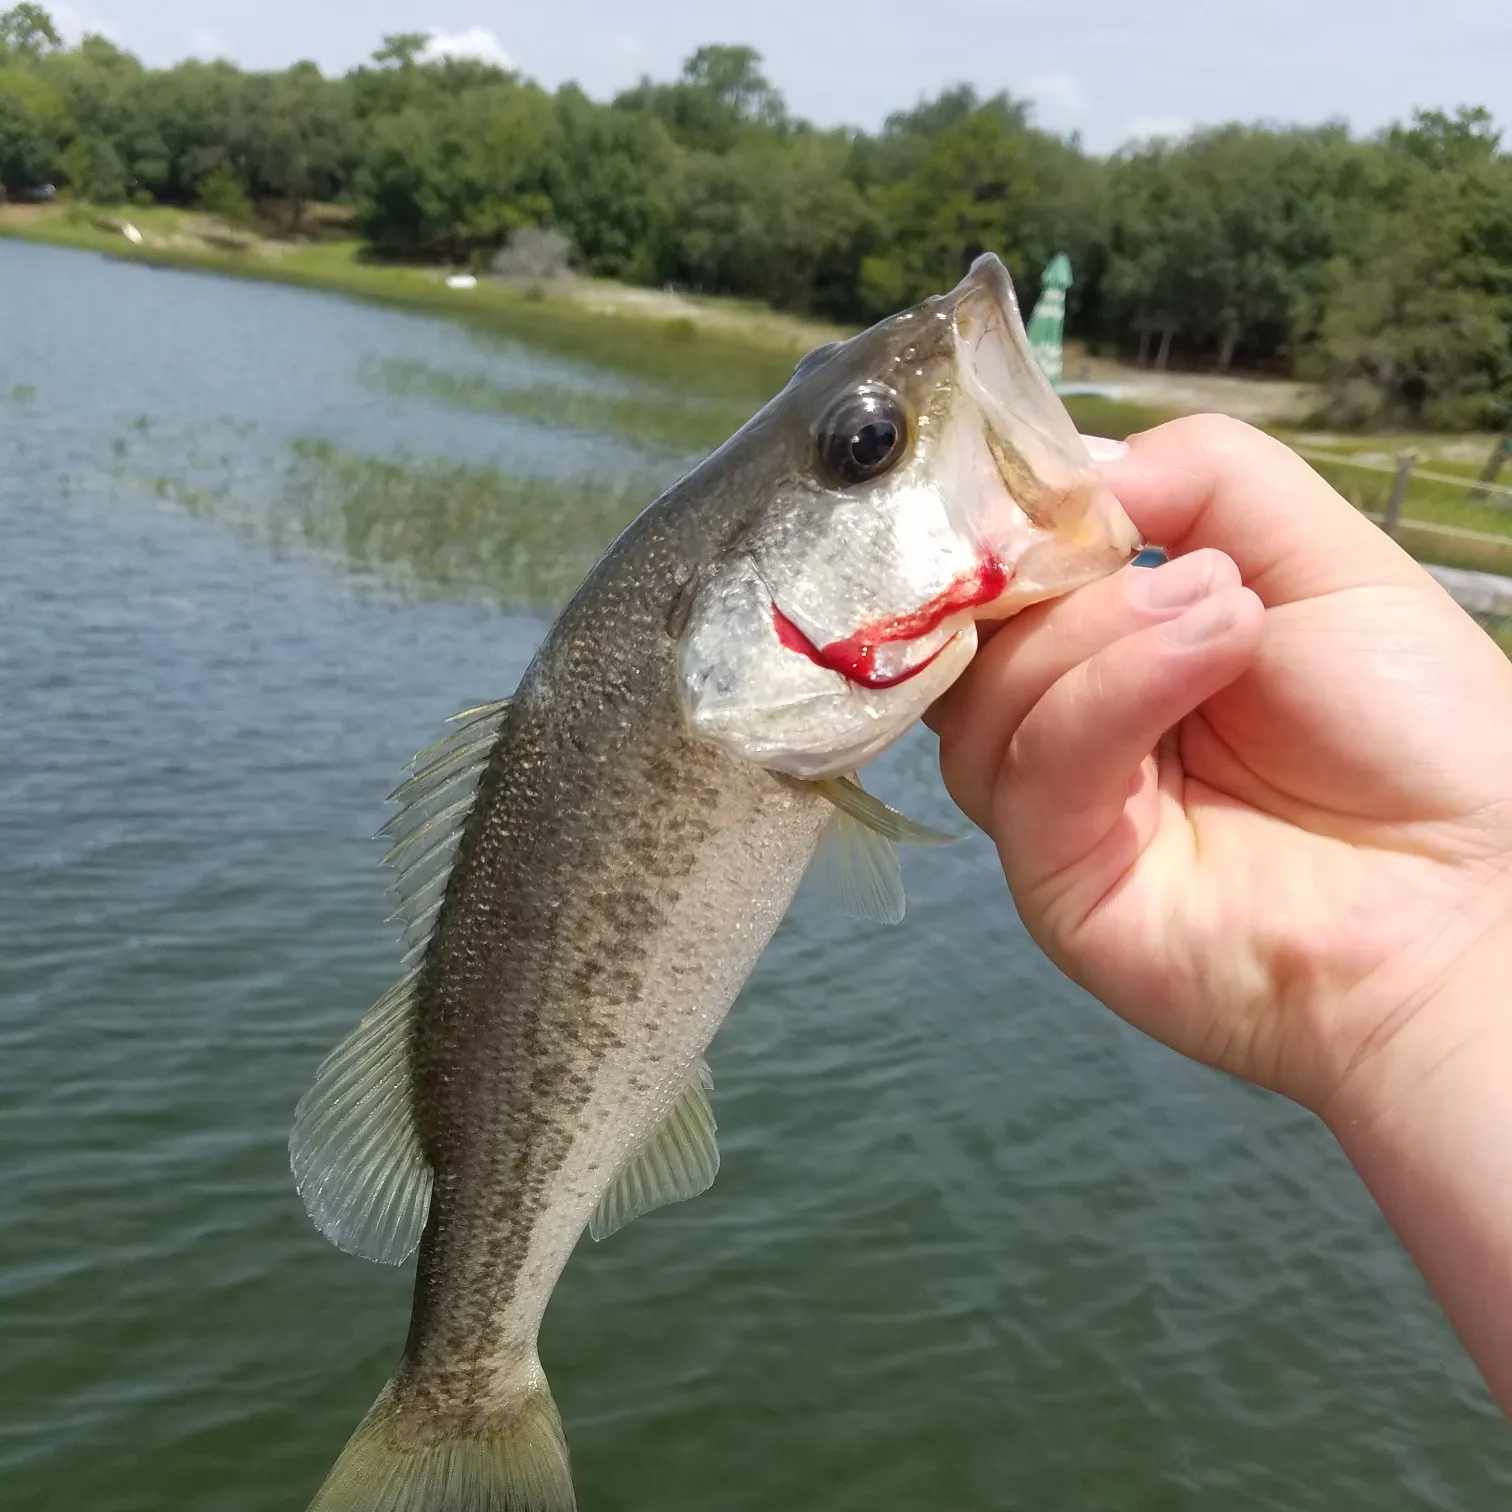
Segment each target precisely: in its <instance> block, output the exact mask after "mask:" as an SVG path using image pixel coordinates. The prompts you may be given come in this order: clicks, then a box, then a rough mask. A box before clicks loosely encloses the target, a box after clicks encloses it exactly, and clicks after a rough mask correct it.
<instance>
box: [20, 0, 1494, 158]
mask: <svg viewBox="0 0 1512 1512" xmlns="http://www.w3.org/2000/svg"><path fill="white" fill-rule="evenodd" d="M3 3H4V0H0V4H3ZM43 3H44V4H46V3H47V0H43ZM48 8H49V9H50V10H51V11H52V13H53V15H54V17H55V19H56V20H57V22H58V23H59V26H60V29H61V30H62V31H63V32H64V34H65V35H66V36H68V37H69V38H70V39H73V38H77V37H78V36H79V35H80V34H81V33H82V32H84V31H86V30H87V31H97V32H102V33H103V34H104V35H106V36H108V37H110V38H111V39H112V40H113V41H115V42H116V43H118V44H119V45H120V46H122V47H125V48H127V49H128V50H129V51H131V52H134V53H136V54H137V56H138V57H140V58H141V59H143V61H144V62H147V63H149V64H153V65H161V64H165V63H170V62H174V61H176V60H178V59H180V58H184V57H189V56H195V57H203V58H210V57H225V58H230V59H233V60H234V61H236V62H238V63H240V64H241V65H242V66H244V67H247V68H281V67H285V66H287V65H288V64H290V63H292V62H295V61H297V60H299V59H302V58H313V59H314V60H315V61H316V62H317V63H319V64H320V66H321V67H322V68H323V69H325V70H326V71H327V72H334V73H340V72H344V71H345V70H346V69H347V68H350V67H351V66H352V65H353V64H355V63H358V62H361V61H363V60H364V59H366V58H367V56H368V55H369V54H370V53H371V52H372V51H373V49H374V48H375V47H377V46H378V45H379V44H380V41H381V38H382V37H383V36H384V34H386V33H390V32H401V31H418V32H426V33H428V34H431V35H432V36H433V38H434V43H433V45H434V47H435V48H436V50H438V51H443V52H452V53H459V54H464V55H467V56H475V57H484V58H488V59H490V60H492V61H495V62H500V63H507V64H510V65H512V66H514V67H516V68H519V69H520V70H521V71H522V72H524V73H525V74H527V75H528V76H530V77H531V78H534V79H536V80H538V81H539V82H540V83H542V84H545V85H546V86H547V87H549V88H555V87H556V86H557V85H559V84H561V83H564V82H566V81H568V80H575V81H576V82H577V83H579V84H580V85H581V86H582V87H583V88H584V89H585V90H586V91H587V92H588V93H589V94H590V95H592V96H594V97H595V98H600V99H603V98H607V97H609V96H610V95H612V94H613V93H614V92H615V91H616V90H619V89H622V88H624V87H626V86H627V85H630V84H633V83H634V82H635V81H636V80H637V79H638V78H639V77H640V76H641V75H642V74H647V73H649V74H650V75H651V76H652V77H654V78H661V79H665V78H670V77H672V76H673V75H675V74H676V72H677V70H678V68H679V67H680V65H681V63H682V60H683V59H684V58H685V57H686V56H687V55H688V54H689V53H690V52H692V51H693V49H694V48H695V47H698V46H699V45H700V44H702V43H705V42H729V43H746V44H749V45H751V46H753V47H755V48H757V49H758V50H759V51H760V52H761V53H762V55H763V57H764V59H765V68H766V72H767V76H768V77H769V78H770V79H771V81H772V82H773V84H775V85H776V86H777V88H778V89H779V90H781V92H782V93H783V95H784V96H785V97H786V99H787V102H788V106H789V108H790V109H791V110H793V111H794V112H795V113H796V114H798V115H802V116H806V117H807V118H808V119H810V120H812V121H815V122H817V123H819V124H820V125H826V126H829V125H840V124H849V125H855V126H863V127H866V128H868V129H875V128H876V127H878V126H880V125H881V123H882V121H883V120H884V119H885V118H886V116H887V115H888V113H889V112H890V111H893V110H897V109H901V108H906V107H908V106H911V105H914V104H916V103H917V102H918V101H919V100H920V99H921V98H923V97H925V96H928V95H932V94H935V93H938V92H939V91H940V90H941V89H943V88H945V87H947V86H949V85H951V84H954V83H959V82H968V83H971V84H973V85H975V86H976V87H977V88H978V89H979V90H980V91H982V92H983V93H986V94H993V93H996V92H997V91H998V90H1001V89H1006V90H1008V91H1009V93H1011V94H1013V95H1015V96H1017V97H1020V98H1028V99H1029V100H1031V101H1032V102H1033V104H1034V118H1035V120H1036V121H1037V122H1038V123H1039V124H1040V125H1043V126H1045V127H1048V128H1050V129H1051V130H1055V131H1058V132H1062V133H1067V132H1071V131H1077V132H1080V134H1081V137H1082V140H1083V142H1084V144H1085V145H1086V146H1087V147H1088V148H1089V149H1091V150H1092V151H1094V152H1109V151H1112V150H1114V149H1115V148H1117V147H1118V146H1120V145H1121V144H1122V143H1124V142H1126V141H1128V140H1130V139H1131V138H1140V137H1146V136H1151V135H1168V134H1180V133H1181V132H1183V131H1185V130H1188V129H1190V128H1191V127H1192V126H1196V125H1206V124H1211V123H1215V122H1219V121H1228V120H1244V121H1255V120H1273V121H1287V122H1307V123H1315V122H1319V121H1324V120H1330V119H1343V120H1346V121H1348V122H1349V124H1350V125H1351V126H1352V127H1354V128H1355V129H1356V130H1357V131H1361V132H1370V131H1374V130H1376V129H1378V128H1379V127H1381V126H1383V125H1385V124H1386V123H1387V122H1389V121H1391V120H1395V119H1401V118H1403V117H1405V116H1406V115H1407V114H1408V113H1409V112H1410V111H1411V110H1412V109H1413V108H1414V107H1416V106H1432V107H1438V108H1441V109H1452V108H1453V107H1454V106H1456V105H1459V104H1476V105H1485V106H1487V107H1488V108H1489V109H1490V110H1491V111H1492V113H1493V115H1494V116H1495V117H1496V119H1497V121H1498V122H1499V123H1500V124H1501V125H1502V126H1503V127H1504V128H1505V129H1506V130H1507V133H1508V138H1507V139H1508V142H1509V144H1512V0H1435V3H1433V4H1424V3H1423V0H1059V3H1056V0H1039V3H1035V4H1031V3H1024V0H760V3H759V4H755V5H753V4H751V3H750V0H738V3H734V0H624V3H620V4H612V3H609V0H316V3H313V4H312V3H311V0H68V3H54V4H52V5H50V6H48Z"/></svg>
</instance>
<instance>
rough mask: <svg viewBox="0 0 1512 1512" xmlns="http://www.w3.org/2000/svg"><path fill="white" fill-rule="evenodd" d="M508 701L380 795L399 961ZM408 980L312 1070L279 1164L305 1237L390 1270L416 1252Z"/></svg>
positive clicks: (476, 715) (470, 712)
mask: <svg viewBox="0 0 1512 1512" xmlns="http://www.w3.org/2000/svg"><path fill="white" fill-rule="evenodd" d="M508 706H509V700H507V699H505V700H504V701H502V702H500V703H494V704H485V705H483V706H482V707H480V708H476V709H467V710H465V711H464V712H463V713H461V714H458V715H456V716H455V718H454V720H453V721H452V722H453V723H459V722H460V724H459V728H458V729H455V730H453V731H451V732H450V733H449V734H448V735H446V736H445V737H444V738H443V739H441V740H439V741H437V742H436V743H435V744H434V745H432V746H429V747H427V748H426V749H425V750H423V751H421V752H420V754H419V755H418V756H416V757H415V758H414V759H413V760H412V761H411V762H410V776H409V777H408V778H406V779H405V781H404V782H402V783H400V785H399V786H398V787H397V788H396V789H395V790H394V792H393V793H392V794H390V797H391V798H401V799H403V800H404V806H403V807H402V808H401V809H400V810H399V812H398V813H397V814H395V815H394V817H393V818H392V819H391V820H389V822H388V823H387V824H386V825H384V827H383V830H382V833H384V834H386V835H388V836H389V837H390V838H391V839H392V841H393V844H392V846H391V847H390V849H389V852H388V855H387V856H386V857H385V858H384V859H385V860H387V861H391V862H392V863H393V864H394V865H395V867H396V869H397V872H398V875H397V876H396V877H395V879H394V882H393V885H392V886H391V887H390V889H389V890H390V892H391V893H392V894H393V895H394V896H395V898H396V901H397V907H396V908H395V911H394V917H395V918H397V919H399V920H401V921H402V922H403V925H404V942H405V945H406V946H407V947H408V953H407V955H406V961H407V962H409V961H413V960H414V959H415V958H416V957H418V956H419V955H420V954H421V953H422V952H423V951H424V949H425V946H426V944H427V942H428V941H429V939H430V925H431V922H432V921H433V920H434V918H435V916H436V914H437V913H438V912H439V911H440V907H441V900H442V897H443V896H444V894H445V890H446V879H447V877H448V876H449V875H450V871H451V863H452V857H453V855H454V854H455V852H456V848H457V842H458V841H459V840H460V839H461V836H462V830H463V828H464V827H465V825H466V824H467V818H468V815H469V813H470V812H471V811H472V804H473V797H474V794H475V792H476V790H477V784H478V779H479V777H480V776H481V775H482V772H483V769H484V767H486V766H487V765H488V760H489V757H490V756H491V755H492V754H493V747H494V742H495V740H496V739H497V738H498V733H499V725H500V723H501V722H502V720H503V718H504V713H505V710H506V709H507V708H508ZM417 975H418V968H412V969H410V970H409V971H407V972H406V973H405V975H404V976H402V977H401V978H400V979H399V981H398V982H397V983H395V985H394V986H393V987H392V988H390V989H389V991H388V992H386V993H385V994H384V995H383V996H382V997H381V998H379V1000H378V1001H377V1003H375V1004H374V1005H373V1007H372V1008H371V1009H370V1010H369V1011H368V1013H367V1014H366V1016H365V1017H364V1018H363V1020H362V1022H361V1023H360V1024H358V1026H357V1027H356V1028H355V1029H354V1030H353V1031H352V1032H351V1034H349V1035H348V1036H347V1037H346V1039H344V1040H343V1041H342V1042H341V1043H340V1044H339V1045H338V1046H337V1047H336V1048H335V1049H334V1050H333V1051H332V1052H331V1053H330V1054H329V1055H328V1056H327V1057H326V1058H325V1060H324V1061H323V1062H322V1063H321V1066H320V1069H319V1070H318V1071H317V1072H316V1073H315V1081H314V1083H313V1085H312V1086H311V1087H310V1090H309V1091H308V1092H306V1093H305V1095H304V1096H303V1097H302V1098H301V1099H300V1102H299V1107H298V1108H297V1109H296V1110H295V1113H294V1128H293V1130H292V1132H291V1133H290V1135H289V1163H290V1165H291V1167H292V1168H293V1171H294V1182H295V1185H296V1186H297V1187H298V1188H299V1195H300V1196H301V1197H302V1198H303V1199H304V1205H305V1208H306V1210H307V1211H308V1212H309V1214H310V1217H311V1218H312V1219H313V1220H314V1222H315V1226H316V1227H317V1228H318V1229H319V1230H320V1231H321V1233H323V1234H324V1235H325V1236H326V1238H328V1239H329V1240H330V1241H331V1242H332V1243H333V1244H335V1245H336V1246H338V1248H340V1249H344V1250H349V1251H351V1252H352V1253H353V1254H357V1255H361V1256H363V1257H364V1258H365V1259H368V1260H380V1261H383V1262H385V1263H387V1264H391V1265H398V1264H399V1263H400V1262H401V1261H403V1260H404V1259H406V1258H407V1257H408V1256H409V1254H410V1253H411V1252H412V1251H413V1250H414V1248H415V1246H416V1245H417V1244H418V1243H419V1242H420V1234H421V1231H422V1230H423V1229H424V1227H425V1218H426V1214H427V1212H428V1211H429V1209H430V1193H431V1170H430V1165H429V1163H428V1162H427V1161H426V1159H425V1153H424V1151H423V1150H422V1149H421V1148H420V1139H419V1136H418V1134H417V1133H416V1131H415V1119H414V1109H413V1106H412V1104H411V1101H410V1097H411V1093H410V1056H409V1052H410V1031H411V1027H412V1025H413V1023H414V1010H415V981H416V977H417Z"/></svg>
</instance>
